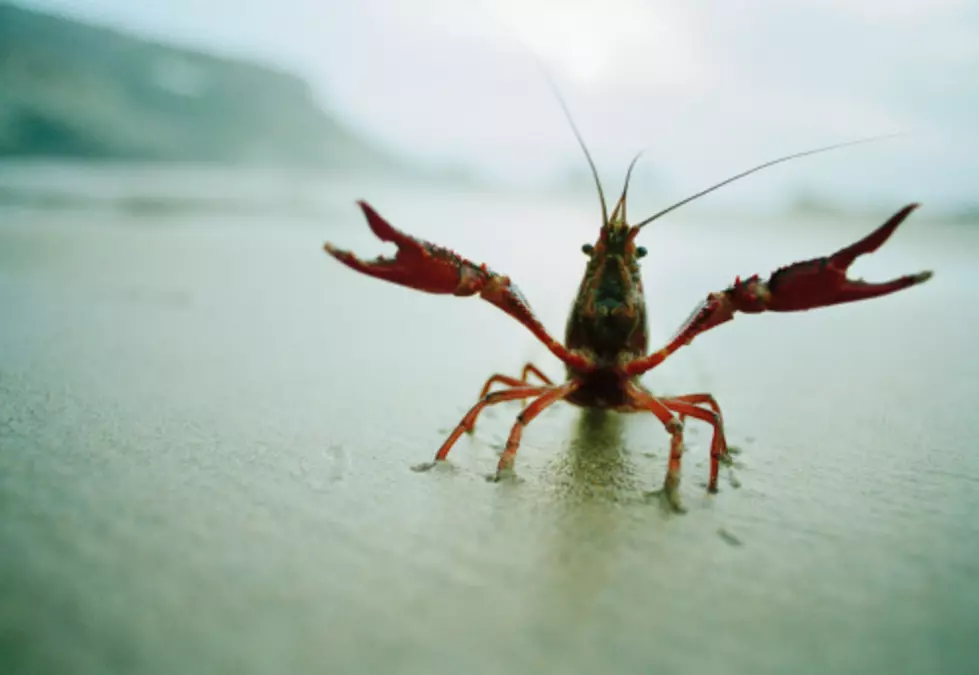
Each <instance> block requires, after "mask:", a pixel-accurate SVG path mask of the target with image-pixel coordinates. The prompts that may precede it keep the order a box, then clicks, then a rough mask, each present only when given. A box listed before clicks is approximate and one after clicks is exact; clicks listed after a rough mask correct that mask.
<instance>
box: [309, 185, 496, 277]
mask: <svg viewBox="0 0 979 675" xmlns="http://www.w3.org/2000/svg"><path fill="white" fill-rule="evenodd" d="M357 204H358V205H359V206H360V208H361V210H362V211H363V212H364V217H365V218H366V219H367V225H368V226H369V227H370V229H371V232H373V233H374V234H375V236H377V238H378V239H380V240H381V241H386V242H391V243H393V244H395V245H396V246H397V247H398V252H397V253H396V254H395V256H394V257H393V258H386V257H383V256H378V257H377V258H376V259H374V260H371V261H365V260H361V259H360V258H358V257H357V256H355V255H354V254H352V253H350V252H349V251H342V250H340V249H338V248H336V247H335V246H333V245H332V244H330V243H326V244H324V245H323V248H324V250H325V251H326V252H327V253H329V254H330V255H331V256H333V257H334V258H336V259H337V260H339V261H340V262H341V263H343V264H344V265H346V266H347V267H349V268H351V269H353V270H356V271H357V272H360V273H362V274H366V275H368V276H372V277H375V278H377V279H383V280H384V281H388V282H391V283H393V284H398V285H399V286H407V287H409V288H414V289H416V290H419V291H424V292H426V293H436V294H449V293H454V294H456V295H469V294H471V293H473V292H475V291H474V290H473V289H472V288H471V287H472V286H474V285H477V284H478V283H479V282H480V281H482V279H481V278H478V279H474V277H479V268H477V267H476V266H475V265H473V264H472V263H470V262H468V261H467V260H465V259H463V258H461V257H460V256H458V255H457V254H455V253H453V252H452V251H449V250H447V249H444V248H442V247H439V246H436V245H435V244H431V243H429V242H426V241H422V240H420V239H415V238H414V237H412V236H410V235H408V234H405V233H404V232H401V231H400V230H397V229H395V228H394V227H393V226H392V225H391V224H390V223H389V222H387V221H386V220H385V219H384V218H382V217H381V216H380V215H379V214H378V213H377V211H375V210H374V209H373V208H372V207H371V206H370V205H369V204H368V203H367V202H364V201H359V202H357Z"/></svg>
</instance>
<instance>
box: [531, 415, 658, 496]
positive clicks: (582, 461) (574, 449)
mask: <svg viewBox="0 0 979 675" xmlns="http://www.w3.org/2000/svg"><path fill="white" fill-rule="evenodd" d="M625 425H626V419H625V415H621V414H618V413H615V412H607V411H604V410H596V409H584V410H581V411H580V413H579V415H578V419H577V422H576V424H575V426H574V428H573V430H572V431H571V436H570V440H569V443H568V448H567V451H566V452H564V453H561V455H560V456H559V457H558V458H556V459H555V460H554V461H553V462H552V463H551V464H550V465H549V466H548V467H547V469H546V474H547V478H548V479H549V480H550V482H551V483H552V485H554V487H555V488H556V489H558V490H560V491H561V492H563V493H564V496H565V497H566V498H568V499H571V500H573V501H574V500H580V501H592V500H598V501H612V502H626V501H629V502H639V501H641V500H642V494H643V493H642V490H643V481H642V479H641V472H640V470H639V468H638V467H637V466H636V465H635V464H633V462H632V461H631V460H630V457H629V454H628V453H627V451H626V445H625Z"/></svg>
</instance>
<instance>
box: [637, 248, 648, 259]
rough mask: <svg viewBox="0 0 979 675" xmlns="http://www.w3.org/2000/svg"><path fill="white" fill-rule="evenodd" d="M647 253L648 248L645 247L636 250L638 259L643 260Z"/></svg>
mask: <svg viewBox="0 0 979 675" xmlns="http://www.w3.org/2000/svg"><path fill="white" fill-rule="evenodd" d="M647 253H649V251H647V250H646V247H645V246H640V247H638V248H637V249H636V257H637V258H642V257H644V256H645V255H646V254H647Z"/></svg>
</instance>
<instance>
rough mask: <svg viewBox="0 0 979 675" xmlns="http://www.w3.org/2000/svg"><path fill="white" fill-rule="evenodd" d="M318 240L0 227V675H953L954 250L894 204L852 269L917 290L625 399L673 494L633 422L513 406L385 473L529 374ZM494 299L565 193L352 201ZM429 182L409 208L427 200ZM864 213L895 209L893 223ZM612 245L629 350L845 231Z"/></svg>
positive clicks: (977, 560) (577, 263) (733, 351)
mask: <svg viewBox="0 0 979 675" xmlns="http://www.w3.org/2000/svg"><path fill="white" fill-rule="evenodd" d="M361 196H364V195H362V194H346V193H344V194H342V195H339V196H338V200H339V201H338V202H337V204H336V213H338V214H340V215H339V216H338V218H337V220H336V221H334V222H326V223H314V222H311V221H309V220H299V219H295V220H289V219H285V218H283V219H272V218H269V217H268V216H262V217H258V218H253V219H251V220H248V221H242V220H241V219H240V218H238V217H235V218H231V217H228V218H221V217H218V216H213V215H212V216H208V217H206V218H204V217H203V216H202V217H195V216H194V215H193V214H187V213H181V214H178V215H174V216H168V215H167V214H165V213H163V214H155V215H153V216H152V217H142V218H138V217H136V216H133V215H132V214H114V215H113V214H111V213H95V214H93V213H81V214H78V213H71V212H61V213H58V212H34V211H28V210H22V211H13V210H6V211H3V212H0V317H2V319H0V320H2V326H3V329H2V331H0V509H2V519H0V571H2V576H0V598H3V601H2V603H0V658H2V661H0V665H2V666H3V667H0V671H2V672H4V673H11V674H14V673H68V672H71V673H127V674H134V673H177V672H179V673H215V672H235V673H287V672H288V673H331V674H333V673H382V672H383V673H419V674H421V673H425V674H426V675H431V674H435V673H447V674H448V673H467V674H479V673H504V672H506V673H515V672H535V673H562V674H565V673H595V672H616V673H649V672H657V673H673V672H697V673H714V672H724V673H752V674H758V673H789V672H791V673H800V672H806V673H808V672H813V673H815V672H819V673H827V672H833V673H871V672H874V673H894V674H896V673H966V672H975V671H976V670H977V669H979V646H977V643H976V640H975V631H976V629H977V627H979V453H977V452H976V448H975V446H974V443H973V439H974V438H975V434H976V433H977V432H979V423H977V421H976V419H975V417H974V416H973V412H972V408H973V404H974V402H975V401H976V400H977V399H979V362H977V360H976V359H975V357H974V349H975V345H976V344H979V309H977V307H979V303H977V299H979V236H977V233H976V232H973V231H970V230H968V229H963V228H961V227H960V228H956V227H952V226H946V225H942V224H941V223H935V222H932V221H930V220H929V219H928V217H927V212H926V210H922V211H921V212H920V214H915V215H914V216H912V218H911V219H910V220H909V221H908V222H907V223H906V224H905V225H904V226H902V229H901V230H899V232H898V234H897V235H896V236H895V238H894V240H893V241H892V242H889V243H888V244H887V246H886V247H885V248H883V249H882V250H881V252H879V253H878V254H876V255H875V256H873V257H872V258H868V259H866V261H865V262H862V263H861V265H860V268H859V269H857V270H855V272H856V273H857V274H864V275H866V276H867V277H868V278H874V279H877V278H886V277H889V276H893V275H897V274H901V273H905V272H913V271H918V270H920V269H925V268H933V269H935V270H936V276H935V278H934V279H933V280H932V281H931V282H929V283H928V284H926V285H925V286H923V287H920V288H916V289H913V290H911V291H908V292H906V293H902V294H898V295H895V296H891V297H889V298H885V299H882V300H877V301H874V302H870V303H863V304H857V305H851V306H843V307H837V308H832V309H827V310H822V311H819V312H812V313H807V314H799V315H776V316H761V317H742V318H739V319H738V320H736V321H734V322H733V323H731V324H728V325H726V326H724V327H722V328H719V329H717V330H716V331H714V332H712V333H710V334H708V335H705V336H702V337H701V338H699V339H698V340H697V341H696V342H695V343H694V344H693V346H691V347H689V348H687V349H685V350H683V351H681V352H680V353H678V354H677V355H676V356H675V357H674V358H672V359H671V360H670V361H668V362H667V363H666V364H664V365H663V366H662V367H661V368H659V369H657V370H655V371H654V372H651V373H649V374H648V375H646V376H645V378H644V382H646V383H647V385H648V386H649V387H650V388H652V389H653V390H654V391H660V392H669V393H684V392H695V391H711V392H713V393H714V394H715V395H716V396H717V398H718V400H719V401H720V403H721V406H722V407H723V409H724V413H725V418H726V420H727V428H728V434H729V438H730V442H731V443H732V444H734V445H736V446H738V447H740V448H741V450H742V453H741V455H739V458H738V459H739V462H740V463H741V466H740V467H739V468H738V469H737V470H736V478H737V481H738V482H739V483H740V486H741V487H740V488H739V489H735V488H734V487H732V485H731V484H730V483H729V482H728V481H727V480H722V485H721V492H720V494H718V495H715V496H709V495H706V494H705V493H704V489H703V484H704V482H705V480H706V477H707V462H706V457H707V445H708V443H709V440H710V434H709V433H708V431H707V430H706V429H698V427H697V426H695V425H694V424H693V423H690V424H689V426H688V434H687V436H688V441H689V448H688V453H687V454H686V455H685V457H684V473H683V484H682V488H681V491H682V496H683V499H684V501H685V504H686V507H687V509H688V512H687V513H686V514H685V515H682V516H677V515H672V514H669V513H666V512H665V511H664V510H662V509H661V508H660V507H659V505H658V503H657V502H656V501H655V500H652V499H649V498H648V497H647V496H646V493H648V492H649V491H651V490H654V489H656V488H658V487H659V485H660V483H661V481H662V477H663V473H664V471H665V464H666V453H667V450H668V442H667V436H666V434H665V433H664V432H663V430H662V427H661V426H659V424H658V423H657V422H656V421H655V420H654V419H652V418H647V417H642V416H636V415H634V416H628V417H620V416H608V417H605V418H602V417H600V416H596V415H591V414H584V413H582V412H581V411H579V410H577V409H575V408H572V407H570V406H565V405H558V406H555V407H554V408H552V409H550V410H549V411H547V412H546V413H544V414H543V415H541V416H540V417H539V418H537V420H535V421H534V422H533V423H532V424H531V425H530V426H529V427H528V428H527V430H526V431H525V433H524V440H523V443H522V446H521V449H520V454H519V457H518V463H517V472H518V476H519V479H518V480H517V481H514V482H505V483H501V484H490V483H487V482H486V481H485V480H484V479H483V475H484V474H486V473H487V472H489V471H491V470H492V468H493V467H494V466H495V459H496V452H497V451H498V450H499V449H500V447H501V446H502V443H503V441H504V440H505V438H506V435H507V433H508V432H509V428H510V424H511V423H512V421H513V418H514V416H515V415H516V414H517V412H518V410H519V405H518V404H516V403H514V404H504V405H501V406H498V407H496V408H494V409H490V410H488V411H487V412H486V413H485V414H484V415H483V416H482V417H481V418H480V421H479V423H478V425H477V431H476V434H475V435H474V436H473V437H472V438H463V439H462V440H461V441H460V442H459V444H458V445H457V446H456V448H455V449H454V450H453V453H452V455H451V456H450V457H451V463H450V465H449V466H445V467H439V469H438V470H435V471H432V472H429V473H426V474H416V473H413V472H411V471H410V470H409V467H410V466H411V465H412V464H415V463H418V462H421V461H425V460H427V459H429V458H430V457H431V455H432V453H434V451H435V449H436V448H437V447H438V445H439V444H440V443H441V441H442V440H443V438H444V436H445V435H446V434H447V433H448V432H449V430H450V429H451V428H452V426H453V425H454V424H455V423H456V422H457V421H458V420H459V418H460V417H461V416H462V415H463V413H464V412H465V410H466V409H467V408H468V407H469V405H471V403H472V402H473V401H474V399H475V396H476V394H477V392H478V390H479V387H480V386H481V385H482V383H483V381H484V379H485V378H486V377H487V376H488V375H489V374H490V373H491V372H496V371H503V372H509V373H516V372H519V368H520V366H522V364H523V363H524V362H525V361H527V360H534V361H535V362H537V363H538V365H540V366H541V367H542V368H543V369H544V370H545V372H547V373H549V374H551V375H552V376H554V377H557V376H559V375H560V374H561V368H560V367H559V364H558V363H557V362H556V360H555V359H554V358H553V357H551V356H550V355H549V353H548V352H547V351H546V350H545V349H544V348H543V347H542V346H540V345H539V344H537V343H536V342H535V341H534V339H533V338H532V337H531V336H530V335H529V334H528V333H527V332H526V331H525V330H524V329H523V328H522V327H521V326H519V325H518V324H517V323H515V322H513V321H511V320H509V319H508V318H507V317H506V316H505V315H504V314H502V313H501V312H499V311H498V310H497V309H495V308H493V307H491V306H489V305H487V304H486V303H482V302H479V301H477V300H473V299H469V300H460V299H455V298H451V297H437V296H430V295H424V294H421V293H415V292H411V291H408V290H406V289H403V288H399V287H396V286H392V285H387V284H383V283H381V282H378V281H375V280H372V279H368V278H364V277H360V276H358V275H355V274H354V273H352V272H350V271H349V270H347V269H345V268H343V267H341V266H340V265H339V264H337V263H335V262H334V261H332V260H330V259H328V258H327V257H326V256H325V255H324V254H323V252H322V249H321V246H322V243H323V241H324V240H326V239H329V240H330V241H332V242H334V243H336V244H338V245H341V246H343V247H346V248H352V249H355V250H357V251H358V252H360V253H363V254H364V255H372V254H375V253H380V252H382V251H385V250H386V249H385V247H384V246H383V245H380V244H379V243H378V242H376V241H374V240H373V239H372V238H371V235H370V233H369V231H368V230H367V228H366V227H364V225H363V223H362V221H361V217H360V214H359V212H358V211H357V209H356V207H355V206H354V205H353V203H352V200H353V199H354V198H357V197H361ZM366 196H369V197H370V199H371V201H372V203H373V204H374V205H375V207H376V208H378V210H379V211H380V212H381V213H382V214H383V215H385V216H387V217H389V218H390V219H391V220H392V221H393V222H395V224H396V225H398V226H399V227H402V228H403V229H406V230H408V231H411V232H412V233H414V234H417V235H419V236H423V237H428V238H432V239H435V240H437V241H439V242H440V243H443V244H446V245H450V246H452V247H454V248H456V249H458V250H460V251H461V252H463V253H464V254H466V255H468V256H470V257H473V258H476V259H477V260H486V261H488V262H489V263H490V264H491V266H493V267H494V268H495V269H497V270H498V271H505V272H507V273H508V274H510V275H511V276H512V277H513V278H514V279H516V280H517V281H518V282H519V284H520V286H521V288H522V290H523V291H524V293H525V294H526V295H527V296H528V298H529V300H530V302H531V304H532V305H533V306H534V307H535V308H536V309H537V310H538V313H539V314H540V315H541V317H542V319H543V320H544V323H545V325H547V326H548V327H549V328H550V329H551V330H552V331H553V332H554V333H555V334H557V335H559V336H560V334H561V333H562V328H563V322H564V318H565V312H566V311H567V308H568V304H569V302H570V300H571V297H572V295H573V293H574V290H575V288H576V286H577V282H578V277H579V275H580V273H581V271H582V269H583V266H584V258H583V256H582V254H581V253H580V250H579V249H580V246H581V244H582V243H584V242H585V241H587V240H589V239H590V238H592V237H593V236H594V234H595V233H594V231H593V222H594V217H595V213H593V211H594V209H593V204H592V203H591V202H588V203H586V204H571V203H559V202H556V201H550V202H546V201H536V202H535V201H530V200H527V199H520V198H508V199H503V198H488V197H486V196H483V197H479V196H474V195H462V194H460V195H437V196H433V195H431V194H428V195H426V194H412V193H410V192H408V191H403V190H402V191H388V192H384V191H379V192H377V193H373V192H372V193H369V194H367V195H366ZM436 197H437V198H436ZM899 206H900V205H895V210H896V208H897V207H899ZM888 215H890V214H889V213H881V214H880V217H879V219H877V220H867V219H865V218H863V217H861V218H860V219H856V220H854V222H848V223H845V224H835V225H832V224H829V223H821V222H818V221H815V220H813V221H811V222H809V223H795V224H791V225H788V224H785V223H779V222H775V221H752V220H750V219H747V218H743V217H731V218H726V219H714V220H707V219H701V218H695V217H693V216H689V217H685V218H675V219H672V220H669V221H668V222H666V221H664V222H661V223H658V224H657V226H656V227H650V228H649V232H648V235H644V236H646V241H645V242H644V244H645V245H647V246H648V247H649V249H650V254H649V256H648V259H647V262H646V263H645V267H644V274H645V283H646V287H647V293H648V295H649V305H650V312H651V316H652V317H653V325H652V327H651V333H652V339H651V341H652V343H653V344H656V343H659V342H661V341H663V340H664V339H665V338H667V337H669V335H670V333H671V332H672V331H673V329H674V328H675V327H676V325H677V324H678V323H679V322H680V321H681V320H682V319H684V318H685V317H686V315H687V314H688V312H689V311H690V309H691V308H692V307H693V305H694V304H695V303H696V302H697V301H698V300H699V299H700V298H701V297H703V295H704V294H705V293H706V292H707V291H709V290H714V289H718V288H721V287H723V286H724V285H726V284H727V283H729V282H730V280H731V279H732V278H733V277H734V275H736V274H741V275H746V274H751V273H754V272H762V273H765V272H767V271H769V270H771V269H773V268H774V267H776V266H778V265H780V264H783V263H786V262H789V261H791V260H795V259H799V258H805V257H811V256H814V255H819V254H823V253H828V252H830V251H832V250H835V249H836V248H837V247H839V246H841V245H844V244H847V243H849V242H850V241H852V240H854V239H855V238H856V237H858V236H861V235H862V234H863V233H865V232H866V231H869V230H870V229H871V228H873V227H874V226H876V225H877V224H879V222H882V221H883V219H884V218H886V217H887V216H888Z"/></svg>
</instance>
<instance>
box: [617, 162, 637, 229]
mask: <svg viewBox="0 0 979 675" xmlns="http://www.w3.org/2000/svg"><path fill="white" fill-rule="evenodd" d="M642 152H643V151H642V150H640V151H639V152H637V153H636V156H635V157H633V158H632V161H631V162H629V169H628V170H627V171H626V172H625V185H623V187H622V196H621V197H619V201H618V203H617V204H616V205H615V208H614V209H612V222H615V221H616V220H621V221H622V222H623V223H624V222H626V215H625V204H626V198H627V196H628V194H629V179H630V178H632V170H633V169H634V168H635V166H636V162H638V161H639V158H640V157H642Z"/></svg>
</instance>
